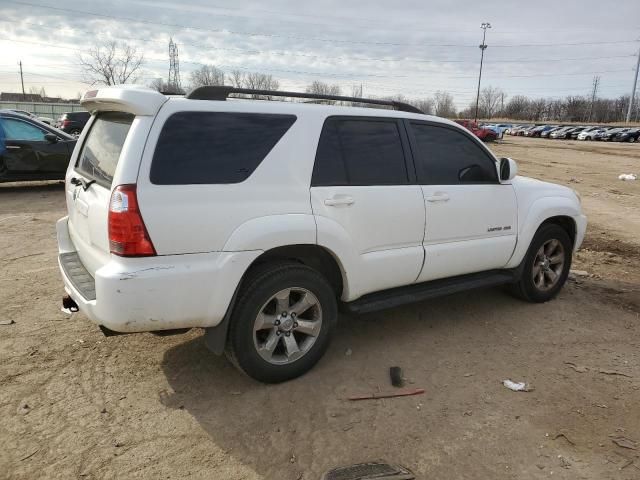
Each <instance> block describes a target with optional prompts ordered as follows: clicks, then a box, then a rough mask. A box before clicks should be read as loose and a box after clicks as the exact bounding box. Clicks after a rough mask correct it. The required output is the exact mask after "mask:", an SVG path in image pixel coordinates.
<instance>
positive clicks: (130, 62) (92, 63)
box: [79, 41, 144, 85]
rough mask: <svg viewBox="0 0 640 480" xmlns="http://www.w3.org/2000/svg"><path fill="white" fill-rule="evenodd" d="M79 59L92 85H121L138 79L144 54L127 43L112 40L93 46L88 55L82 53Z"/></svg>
mask: <svg viewBox="0 0 640 480" xmlns="http://www.w3.org/2000/svg"><path fill="white" fill-rule="evenodd" d="M79 61H80V66H81V67H82V69H83V70H84V73H85V76H86V79H87V81H88V82H90V83H91V84H92V85H95V84H102V85H119V84H121V83H133V82H135V81H136V80H138V78H139V74H140V70H141V68H142V65H143V64H144V55H142V54H138V51H137V50H136V48H135V47H132V46H130V45H128V44H126V43H121V44H118V43H117V42H115V41H112V42H107V43H105V44H103V45H96V46H93V47H91V48H90V49H89V52H88V53H87V54H86V55H82V54H81V55H80V57H79Z"/></svg>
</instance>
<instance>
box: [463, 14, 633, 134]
mask: <svg viewBox="0 0 640 480" xmlns="http://www.w3.org/2000/svg"><path fill="white" fill-rule="evenodd" d="M480 28H481V29H482V30H483V32H482V45H480V46H479V47H480V51H481V53H480V75H478V94H477V95H476V118H475V121H476V122H477V121H478V103H479V102H480V81H481V80H482V62H483V61H484V51H485V50H486V49H487V44H486V43H485V39H486V38H487V28H491V24H490V23H489V22H484V23H483V24H482V25H480ZM639 59H640V57H639Z"/></svg>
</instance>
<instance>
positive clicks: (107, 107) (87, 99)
mask: <svg viewBox="0 0 640 480" xmlns="http://www.w3.org/2000/svg"><path fill="white" fill-rule="evenodd" d="M167 100H168V98H167V97H166V96H164V95H163V94H161V93H160V92H156V91H155V90H152V89H150V88H147V87H140V86H134V85H127V86H124V85H120V86H115V87H103V88H99V89H97V90H89V91H88V92H86V93H85V94H84V95H83V96H82V99H81V100H80V104H81V105H82V106H83V107H84V108H86V109H87V110H89V111H90V112H91V113H95V112H99V111H118V112H127V113H132V114H134V115H150V116H153V115H155V114H156V113H158V110H160V107H161V106H162V104H163V103H164V102H166V101H167Z"/></svg>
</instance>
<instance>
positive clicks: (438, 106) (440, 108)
mask: <svg viewBox="0 0 640 480" xmlns="http://www.w3.org/2000/svg"><path fill="white" fill-rule="evenodd" d="M433 101H434V104H435V105H434V109H435V113H436V115H437V116H439V117H455V116H456V107H455V103H454V102H453V97H452V96H451V94H450V93H449V92H441V91H437V92H436V93H435V95H434V96H433Z"/></svg>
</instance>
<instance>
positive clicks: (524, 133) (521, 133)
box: [516, 125, 536, 137]
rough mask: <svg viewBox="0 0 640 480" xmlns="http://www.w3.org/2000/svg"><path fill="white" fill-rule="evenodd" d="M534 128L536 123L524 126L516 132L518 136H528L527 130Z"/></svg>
mask: <svg viewBox="0 0 640 480" xmlns="http://www.w3.org/2000/svg"><path fill="white" fill-rule="evenodd" d="M534 128H536V126H535V125H528V126H526V127H524V128H521V129H520V130H518V131H517V132H516V136H518V137H524V136H526V134H527V132H529V130H533V129H534Z"/></svg>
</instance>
